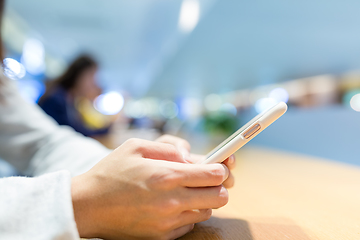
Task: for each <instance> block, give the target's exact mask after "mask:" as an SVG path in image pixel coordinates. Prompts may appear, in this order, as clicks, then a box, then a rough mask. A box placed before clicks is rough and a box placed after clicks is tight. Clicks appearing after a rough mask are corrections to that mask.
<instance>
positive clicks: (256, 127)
mask: <svg viewBox="0 0 360 240" xmlns="http://www.w3.org/2000/svg"><path fill="white" fill-rule="evenodd" d="M260 129H261V126H260V124H255V125H254V126H252V127H251V128H250V129H249V130H247V131H246V132H245V133H244V135H243V136H244V138H246V139H248V138H250V137H251V136H252V135H254V134H255V133H256V132H257V131H259V130H260Z"/></svg>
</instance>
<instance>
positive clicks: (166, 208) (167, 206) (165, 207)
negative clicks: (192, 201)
mask: <svg viewBox="0 0 360 240" xmlns="http://www.w3.org/2000/svg"><path fill="white" fill-rule="evenodd" d="M180 206H181V203H180V202H179V200H177V199H169V200H167V201H166V202H165V203H163V204H162V213H163V214H164V215H167V216H168V215H172V214H174V213H176V212H179V210H180Z"/></svg>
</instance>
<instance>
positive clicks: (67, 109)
mask: <svg viewBox="0 0 360 240" xmlns="http://www.w3.org/2000/svg"><path fill="white" fill-rule="evenodd" d="M97 71H98V64H97V62H96V61H95V60H94V59H93V58H92V57H90V56H88V55H81V56H79V57H78V58H77V59H75V60H74V61H73V62H72V63H71V64H70V66H69V67H68V69H67V70H66V71H65V72H64V73H63V74H62V75H61V76H60V77H59V78H58V79H57V80H55V81H53V82H50V83H48V87H47V89H46V92H45V93H44V95H43V96H42V97H41V98H40V100H39V106H40V107H41V108H42V109H43V110H44V111H45V112H46V113H47V114H48V115H50V116H51V117H52V118H54V119H55V121H56V122H57V123H58V124H60V125H68V126H70V127H72V128H73V129H75V131H77V132H79V133H81V134H83V135H84V136H90V137H96V136H99V135H105V134H107V133H108V132H109V128H110V121H106V120H105V117H103V118H101V116H100V113H98V114H97V115H96V117H88V115H91V116H94V114H91V113H92V112H95V111H94V110H93V108H92V102H93V101H94V99H95V98H96V97H97V96H99V95H100V94H101V88H100V87H99V86H98V85H97V83H96V73H97Z"/></svg>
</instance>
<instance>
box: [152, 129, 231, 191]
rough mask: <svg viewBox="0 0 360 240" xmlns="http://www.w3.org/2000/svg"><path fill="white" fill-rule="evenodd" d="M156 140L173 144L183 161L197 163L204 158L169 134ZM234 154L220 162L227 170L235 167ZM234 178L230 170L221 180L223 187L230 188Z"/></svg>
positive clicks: (182, 140) (179, 139)
mask: <svg viewBox="0 0 360 240" xmlns="http://www.w3.org/2000/svg"><path fill="white" fill-rule="evenodd" d="M155 141H157V142H162V143H169V144H171V145H174V146H175V147H176V148H177V149H178V150H179V151H180V152H181V153H182V155H183V159H184V162H188V163H197V162H198V161H200V160H202V159H204V158H205V156H204V155H197V154H191V153H190V150H191V146H190V144H189V143H188V142H187V141H186V140H184V139H182V138H178V137H175V136H171V135H163V136H161V137H159V138H158V139H156V140H155ZM235 160H236V159H235V156H234V155H231V156H230V157H229V158H227V159H225V161H223V162H222V163H223V164H225V165H226V166H227V167H228V169H229V170H233V169H234V168H235V167H236V161H235ZM234 183H235V179H234V176H233V174H232V173H231V171H230V174H229V177H228V178H227V179H226V180H225V181H224V182H223V185H224V187H226V188H231V187H233V186H234Z"/></svg>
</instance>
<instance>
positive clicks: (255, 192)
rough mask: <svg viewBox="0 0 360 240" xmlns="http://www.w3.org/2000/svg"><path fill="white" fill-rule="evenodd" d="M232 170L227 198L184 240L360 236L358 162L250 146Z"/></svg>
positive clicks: (351, 238)
mask: <svg viewBox="0 0 360 240" xmlns="http://www.w3.org/2000/svg"><path fill="white" fill-rule="evenodd" d="M359 160H360V154H359ZM234 175H235V178H236V184H235V187H234V188H233V189H231V190H229V194H230V200H229V203H228V204H227V205H226V206H225V207H223V208H221V209H218V210H215V211H214V216H213V217H212V218H211V219H210V220H208V221H206V222H203V223H199V224H197V225H196V227H195V229H194V231H192V232H191V233H189V234H187V235H185V236H184V237H182V238H180V239H181V240H192V239H197V240H199V239H200V240H201V239H204V240H205V239H206V240H212V239H214V240H215V239H216V240H219V239H226V240H265V239H266V240H272V239H276V240H282V239H284V240H285V239H286V240H289V239H311V240H313V239H321V240H322V239H324V240H332V239H333V240H345V239H349V240H356V239H360V168H359V167H355V166H350V165H346V164H342V163H338V162H333V161H330V160H324V159H319V158H314V157H309V156H303V155H296V154H290V153H283V152H279V151H272V150H266V149H261V148H252V147H249V146H246V147H244V148H243V149H241V150H240V151H239V154H238V155H237V168H236V169H235V170H234Z"/></svg>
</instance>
